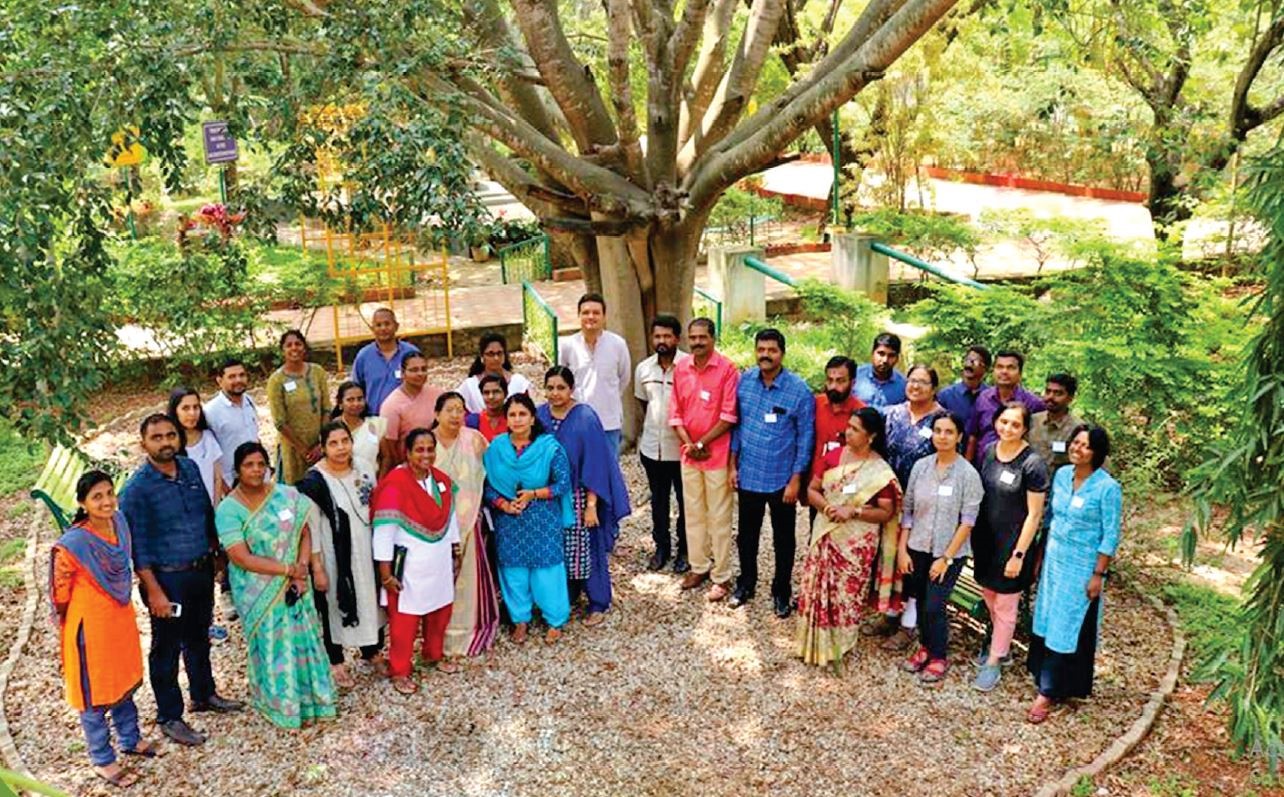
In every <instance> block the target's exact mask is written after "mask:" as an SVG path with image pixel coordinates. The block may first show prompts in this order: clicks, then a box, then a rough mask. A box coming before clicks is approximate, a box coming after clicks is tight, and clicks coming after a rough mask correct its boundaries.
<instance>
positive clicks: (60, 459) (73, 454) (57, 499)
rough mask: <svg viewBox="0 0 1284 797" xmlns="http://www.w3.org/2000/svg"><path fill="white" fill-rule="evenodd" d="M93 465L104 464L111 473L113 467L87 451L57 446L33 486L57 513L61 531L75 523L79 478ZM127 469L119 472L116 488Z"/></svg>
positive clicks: (34, 492)
mask: <svg viewBox="0 0 1284 797" xmlns="http://www.w3.org/2000/svg"><path fill="white" fill-rule="evenodd" d="M93 467H102V468H103V470H106V471H107V472H108V473H112V471H113V469H112V468H110V467H105V466H104V463H99V462H95V461H94V460H93V459H91V458H90V457H89V456H88V455H86V454H85V453H84V452H83V451H79V450H77V449H75V448H68V447H66V446H56V447H55V448H54V450H53V451H52V452H51V453H50V454H49V460H48V461H47V462H45V467H44V470H42V471H41V472H40V477H39V478H38V479H36V484H35V486H34V487H32V488H31V497H32V499H33V500H36V501H41V502H43V503H44V505H45V506H46V507H48V509H49V514H50V515H52V516H53V520H54V524H55V525H56V526H57V527H58V532H59V533H62V532H63V531H65V530H66V529H67V527H68V526H70V525H71V518H72V516H73V515H74V514H75V511H76V482H77V481H78V480H79V479H80V477H81V475H82V474H83V473H84V472H85V471H87V470H89V469H90V468H93ZM127 476H128V473H127V472H123V471H122V472H121V473H118V474H115V481H116V488H117V490H119V489H120V487H121V485H122V483H123V481H124V479H125V477H127Z"/></svg>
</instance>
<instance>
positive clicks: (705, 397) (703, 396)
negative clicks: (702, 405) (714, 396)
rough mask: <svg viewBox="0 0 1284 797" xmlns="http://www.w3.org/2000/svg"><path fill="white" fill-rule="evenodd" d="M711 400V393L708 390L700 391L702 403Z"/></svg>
mask: <svg viewBox="0 0 1284 797" xmlns="http://www.w3.org/2000/svg"><path fill="white" fill-rule="evenodd" d="M710 398H711V397H710V395H709V391H707V390H701V391H700V400H701V401H708V400H709V399H710Z"/></svg>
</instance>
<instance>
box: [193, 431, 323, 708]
mask: <svg viewBox="0 0 1284 797" xmlns="http://www.w3.org/2000/svg"><path fill="white" fill-rule="evenodd" d="M232 461H233V464H234V472H235V474H236V482H235V487H234V489H233V490H232V492H231V493H229V494H228V497H227V498H226V499H224V500H223V501H222V502H221V503H220V504H219V505H218V509H217V511H216V512H215V514H214V519H215V523H216V525H217V526H218V537H219V542H221V543H222V544H223V547H224V548H225V549H226V550H227V556H228V559H229V560H230V564H229V566H228V575H229V576H230V578H231V581H232V599H233V600H234V601H235V602H236V608H237V611H238V612H240V615H241V622H242V624H243V627H244V630H245V646H246V648H247V649H248V653H249V666H248V667H247V669H246V679H247V680H248V681H249V684H250V702H251V703H252V704H253V705H254V707H255V708H256V709H258V711H259V712H260V713H261V714H263V716H265V717H267V718H268V719H269V720H271V721H272V722H273V723H275V724H277V725H279V726H281V727H283V728H299V727H301V726H303V725H305V724H309V723H311V722H314V721H316V720H320V719H333V718H334V716H335V714H336V704H335V693H334V681H333V680H332V678H331V676H330V663H329V659H328V658H327V657H326V652H325V649H324V648H323V646H322V642H321V626H320V623H319V621H318V620H317V610H316V606H315V605H314V604H313V602H312V600H311V591H312V588H313V587H314V586H315V588H316V589H319V590H321V591H325V589H326V587H327V586H328V583H327V578H326V573H325V568H324V567H323V566H322V565H321V564H320V551H319V550H318V551H315V552H314V551H313V549H312V540H311V535H310V534H309V531H308V524H307V519H308V514H309V509H310V504H309V502H308V499H307V498H305V497H304V496H303V495H301V494H300V493H299V492H298V491H297V490H295V489H294V488H293V487H287V486H285V485H282V484H273V483H272V481H271V480H270V479H269V478H268V454H267V450H266V449H264V448H263V446H262V445H260V444H259V443H257V442H249V443H242V444H241V445H240V446H239V447H238V448H237V449H236V453H235V455H234V456H233V460H232ZM309 572H310V573H311V575H312V582H313V583H312V585H309V583H308V575H309Z"/></svg>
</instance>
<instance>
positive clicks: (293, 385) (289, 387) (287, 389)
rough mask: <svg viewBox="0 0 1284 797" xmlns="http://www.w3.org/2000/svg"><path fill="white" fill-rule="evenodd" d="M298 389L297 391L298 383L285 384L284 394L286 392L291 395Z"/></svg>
mask: <svg viewBox="0 0 1284 797" xmlns="http://www.w3.org/2000/svg"><path fill="white" fill-rule="evenodd" d="M298 389H299V383H298V382H286V383H285V392H286V393H293V392H294V391H296V390H298Z"/></svg>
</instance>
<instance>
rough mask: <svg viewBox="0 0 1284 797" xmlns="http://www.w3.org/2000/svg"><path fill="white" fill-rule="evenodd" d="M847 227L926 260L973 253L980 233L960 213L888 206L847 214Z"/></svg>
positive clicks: (944, 258) (979, 242)
mask: <svg viewBox="0 0 1284 797" xmlns="http://www.w3.org/2000/svg"><path fill="white" fill-rule="evenodd" d="M848 227H850V228H851V229H853V230H860V231H861V232H866V233H869V234H871V235H875V236H877V237H878V238H879V239H881V240H882V241H883V242H884V243H887V244H889V245H891V246H894V247H896V248H897V249H903V250H904V251H906V252H908V253H910V254H912V255H914V256H916V257H918V258H921V259H923V260H927V261H929V262H930V261H933V260H946V259H949V258H951V257H953V256H954V255H963V256H965V257H967V258H968V259H972V258H974V257H975V256H976V250H977V247H978V246H980V245H981V237H980V235H978V234H977V231H976V228H974V227H973V226H972V225H971V224H969V223H968V221H967V219H965V218H962V217H960V216H951V215H946V214H942V213H933V212H925V211H909V212H903V211H898V210H894V209H891V208H883V209H880V210H872V211H866V212H862V213H856V214H854V215H853V214H850V212H849V218H848Z"/></svg>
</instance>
